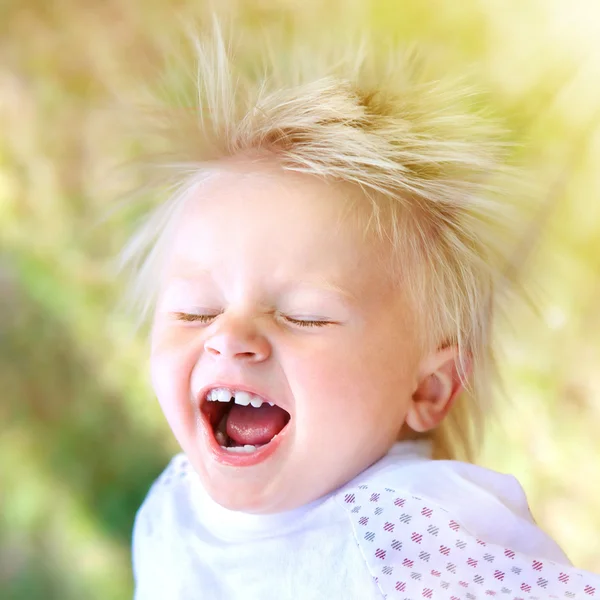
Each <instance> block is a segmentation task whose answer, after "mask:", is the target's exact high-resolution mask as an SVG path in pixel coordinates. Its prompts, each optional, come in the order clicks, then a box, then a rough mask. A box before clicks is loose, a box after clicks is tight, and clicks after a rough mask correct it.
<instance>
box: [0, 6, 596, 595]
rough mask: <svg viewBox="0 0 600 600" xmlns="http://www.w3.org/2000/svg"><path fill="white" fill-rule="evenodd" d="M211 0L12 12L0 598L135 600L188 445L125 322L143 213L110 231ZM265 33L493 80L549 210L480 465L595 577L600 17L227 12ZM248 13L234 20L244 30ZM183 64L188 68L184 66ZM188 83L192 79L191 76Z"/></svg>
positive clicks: (2, 150)
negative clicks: (370, 35) (143, 555)
mask: <svg viewBox="0 0 600 600" xmlns="http://www.w3.org/2000/svg"><path fill="white" fill-rule="evenodd" d="M206 4H207V3H205V2H202V0H195V1H191V0H173V1H167V0H102V1H101V0H97V1H95V2H94V1H92V0H53V1H52V2H47V1H42V0H0V332H1V343H0V390H1V394H2V402H1V403H0V433H1V437H0V450H1V454H0V597H2V598H3V599H8V598H10V599H19V600H21V599H23V600H25V599H27V600H36V599H42V598H43V599H54V598H56V599H60V600H70V599H81V598H90V599H95V598H98V599H102V600H112V599H114V600H117V599H123V598H128V597H130V596H131V592H132V581H131V574H130V555H129V544H130V532H131V527H132V523H133V517H134V514H135V511H136V509H137V507H138V506H139V504H140V502H141V501H142V499H143V497H144V495H145V493H146V491H147V489H148V486H149V485H150V483H151V481H152V480H153V478H154V477H155V476H156V475H157V474H158V473H159V471H160V470H161V469H162V468H163V466H164V465H165V463H166V462H167V460H168V458H169V456H170V455H171V454H172V453H173V452H175V451H176V448H175V445H174V442H173V441H172V439H171V434H170V432H169V431H168V428H167V426H166V424H165V423H164V422H163V419H162V415H161V414H160V411H159V408H158V405H157V403H156V402H155V400H154V398H153V395H152V393H151V391H150V388H149V385H148V378H147V364H146V352H147V350H146V344H145V339H144V336H143V335H141V334H139V333H135V331H134V329H133V325H132V323H131V322H130V320H129V319H128V318H127V317H125V316H124V314H123V313H122V312H120V311H118V310H115V305H116V304H117V302H118V298H119V294H120V293H121V286H120V284H119V282H118V281H117V278H116V275H115V273H116V270H115V266H114V257H115V256H116V254H117V253H118V250H119V248H120V246H121V244H122V243H123V241H124V240H125V239H126V237H127V234H128V232H129V231H130V230H131V226H132V219H133V216H132V215H131V214H130V215H129V216H126V215H125V214H124V213H123V214H121V213H117V216H116V217H114V218H113V219H111V220H110V221H109V222H108V224H107V223H102V222H100V217H101V216H102V215H103V214H104V213H105V212H106V211H108V210H109V209H110V207H111V203H114V198H116V197H117V196H118V195H119V194H120V193H122V192H123V191H125V190H126V189H128V188H130V187H131V186H134V185H135V184H136V183H137V181H136V180H135V177H136V176H135V175H124V174H123V173H124V172H122V171H118V170H115V167H116V166H117V165H119V164H122V163H127V162H128V161H132V160H135V159H136V157H138V156H139V155H140V154H142V153H143V152H145V151H146V150H147V148H145V147H144V143H143V142H142V137H141V136H140V137H136V136H135V134H134V135H130V134H129V133H128V134H127V135H126V134H125V133H124V129H123V126H122V125H123V118H122V114H121V107H124V106H128V105H130V103H131V102H135V101H136V100H138V99H139V98H140V97H141V92H140V89H141V88H139V87H138V86H139V83H140V82H141V81H146V82H148V81H149V82H150V83H152V81H153V80H154V79H156V78H157V77H158V73H159V71H160V68H159V66H160V63H161V56H162V48H164V47H167V46H168V45H169V44H174V43H175V42H176V40H179V39H180V38H181V37H182V35H181V31H182V24H183V23H184V22H186V21H188V20H189V17H190V16H191V15H194V16H195V15H200V16H201V15H202V13H203V12H206ZM219 8H220V9H221V10H224V11H226V12H230V14H232V15H233V16H234V17H235V18H236V22H238V23H241V24H243V25H244V26H247V28H249V29H250V30H252V28H256V27H257V26H259V25H261V26H264V25H265V24H271V25H273V26H274V27H277V26H279V24H281V23H283V22H286V23H288V24H289V23H290V22H293V21H294V20H296V21H298V22H300V23H301V24H302V26H303V27H306V31H307V36H310V34H311V31H314V30H315V28H316V27H317V25H318V24H319V25H323V24H324V25H325V27H326V28H329V29H330V30H331V33H332V34H334V33H335V29H336V24H338V23H339V21H340V18H341V16H342V15H343V16H344V17H345V18H346V19H349V20H350V21H351V20H352V19H354V20H355V21H356V23H357V24H361V23H367V22H370V23H371V25H372V27H374V28H375V29H376V30H381V31H383V30H387V31H392V32H393V33H394V34H395V35H396V36H397V37H398V38H399V39H402V40H406V41H418V42H420V43H421V44H422V45H423V47H424V48H426V50H427V53H428V54H429V55H430V56H429V58H430V59H431V60H432V61H433V63H435V64H436V65H437V66H438V68H440V69H443V70H448V72H451V73H454V74H457V73H461V72H465V71H468V72H469V73H471V74H473V73H474V74H476V76H477V77H478V78H479V80H480V81H481V83H482V84H483V86H484V87H485V88H486V89H488V90H489V92H490V94H489V97H490V103H491V105H492V108H493V109H494V111H495V112H496V113H498V114H499V115H501V117H502V118H503V119H504V120H505V122H506V124H507V125H508V126H509V127H510V128H511V130H512V131H513V138H514V141H515V142H516V143H517V145H516V151H515V153H516V154H518V158H519V160H520V161H521V162H522V163H524V164H525V165H526V166H527V167H528V169H529V171H530V172H531V173H533V174H534V179H535V180H536V182H537V183H538V184H539V185H540V189H541V190H542V193H543V194H544V195H545V197H546V200H547V203H546V205H547V207H548V208H547V210H546V211H545V212H544V214H543V215H542V217H543V224H544V232H543V236H542V238H541V243H540V244H539V247H538V248H537V250H536V251H535V253H534V255H533V258H532V260H531V263H530V265H529V267H528V269H527V272H526V274H527V279H528V281H529V282H530V283H531V287H532V289H534V290H536V292H535V294H534V295H535V300H536V303H537V306H538V310H537V311H533V310H526V309H524V308H522V307H520V306H516V305H515V307H514V311H513V315H512V317H513V319H512V322H511V325H510V326H508V325H505V326H504V327H503V329H502V331H501V334H502V337H503V340H504V353H503V355H502V356H501V363H502V371H503V374H504V376H505V379H506V397H507V400H506V401H504V402H503V403H502V404H501V406H500V408H499V414H498V417H497V419H496V420H495V421H494V422H493V423H491V424H490V426H489V431H488V432H487V436H486V444H485V448H484V450H483V452H482V455H481V458H480V462H481V463H482V464H485V465H487V466H491V467H493V468H495V469H498V470H501V471H509V472H512V473H514V474H515V475H516V476H517V477H518V478H519V479H520V480H521V482H522V483H523V485H524V487H525V489H526V491H527V493H528V495H529V498H530V501H531V508H532V511H533V514H534V515H535V517H536V519H537V520H538V522H539V523H540V525H541V526H542V527H543V528H545V529H546V530H547V531H548V532H549V533H551V534H552V535H553V536H555V537H556V539H557V540H558V541H559V543H560V544H561V545H562V546H563V547H564V549H565V550H566V552H567V553H568V554H569V556H570V557H571V559H572V560H573V562H574V563H575V564H576V565H577V566H579V567H583V568H587V569H590V570H593V571H596V572H600V535H599V534H600V435H599V431H600V375H599V372H598V371H599V368H600V168H599V165H600V119H599V117H600V83H599V82H600V3H599V2H598V0H518V1H517V0H461V1H460V2H459V1H450V0H395V1H388V2H381V1H373V2H365V1H358V0H343V1H342V0H340V1H329V2H317V1H315V0H303V1H302V2H300V0H298V1H296V2H294V1H292V0H287V1H284V0H269V1H267V0H263V1H254V2H251V1H246V2H243V1H241V0H240V1H237V2H235V1H224V0H223V1H222V2H220V3H219ZM237 19H239V21H237ZM171 68H172V69H174V70H177V69H180V68H181V66H180V65H178V64H172V65H171ZM187 69H188V70H189V65H188V67H187Z"/></svg>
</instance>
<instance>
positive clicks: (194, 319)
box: [174, 312, 331, 327]
mask: <svg viewBox="0 0 600 600" xmlns="http://www.w3.org/2000/svg"><path fill="white" fill-rule="evenodd" d="M174 316H175V318H176V319H177V320H178V321H184V322H186V323H210V321H212V320H213V319H215V318H216V317H217V316H218V315H196V314H193V313H184V312H176V313H174ZM282 318H283V319H284V320H286V321H287V322H288V323H292V325H296V326H298V327H325V326H326V325H331V321H303V320H301V319H294V318H292V317H287V316H285V315H282Z"/></svg>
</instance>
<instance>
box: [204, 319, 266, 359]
mask: <svg viewBox="0 0 600 600" xmlns="http://www.w3.org/2000/svg"><path fill="white" fill-rule="evenodd" d="M222 318H223V317H222ZM204 350H205V351H206V352H207V353H208V354H210V355H212V356H213V357H215V358H217V357H219V358H228V359H235V360H242V361H245V362H262V361H264V360H266V359H267V358H269V356H270V355H271V345H270V343H269V341H268V339H267V338H266V337H265V336H264V335H263V334H262V333H260V332H259V331H258V330H257V328H256V327H255V326H254V325H253V324H252V323H250V322H248V321H242V320H241V319H235V320H234V319H231V318H230V319H227V320H225V319H224V320H223V321H222V322H221V323H220V326H219V327H218V328H217V329H216V330H215V331H214V332H213V333H212V334H211V335H209V336H208V338H207V339H206V341H205V342H204Z"/></svg>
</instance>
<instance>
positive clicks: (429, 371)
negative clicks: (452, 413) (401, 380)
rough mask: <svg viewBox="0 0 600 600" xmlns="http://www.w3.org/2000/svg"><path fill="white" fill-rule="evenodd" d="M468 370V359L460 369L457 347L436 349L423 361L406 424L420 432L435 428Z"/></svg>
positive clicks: (469, 366)
mask: <svg viewBox="0 0 600 600" xmlns="http://www.w3.org/2000/svg"><path fill="white" fill-rule="evenodd" d="M470 371H471V364H470V362H469V364H467V365H465V366H464V369H462V370H461V369H460V367H459V352H458V348H457V347H456V346H448V347H445V348H442V349H440V350H437V351H436V352H434V353H433V354H431V355H430V356H428V357H427V358H426V359H425V360H423V362H422V363H421V365H420V368H419V376H418V382H417V388H416V390H415V392H414V393H413V396H412V403H411V405H410V408H409V410H408V413H407V415H406V424H407V425H408V426H409V427H410V428H411V429H412V430H413V431H416V432H419V433H422V432H425V431H429V430H430V429H433V428H435V427H437V426H438V425H439V424H440V423H441V421H442V420H443V418H444V417H445V416H446V415H447V414H448V411H449V410H450V408H451V407H452V403H453V402H454V400H455V399H456V398H457V396H458V395H459V394H460V393H461V392H462V390H463V387H464V386H463V382H464V379H465V378H466V377H468V376H469V374H470ZM461 375H462V377H461Z"/></svg>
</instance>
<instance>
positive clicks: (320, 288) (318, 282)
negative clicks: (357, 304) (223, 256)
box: [172, 263, 357, 301]
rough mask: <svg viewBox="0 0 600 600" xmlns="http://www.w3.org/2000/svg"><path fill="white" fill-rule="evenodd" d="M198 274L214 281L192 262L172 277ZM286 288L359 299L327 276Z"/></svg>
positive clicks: (299, 282)
mask: <svg viewBox="0 0 600 600" xmlns="http://www.w3.org/2000/svg"><path fill="white" fill-rule="evenodd" d="M198 276H203V277H208V278H210V279H211V280H212V281H214V278H213V276H212V273H211V271H210V270H209V269H206V268H204V267H199V266H196V265H193V264H192V263H184V265H182V266H180V267H179V268H177V269H176V270H175V272H174V273H173V275H172V278H173V279H179V280H183V281H193V280H194V279H196V278H197V277H198ZM285 288H286V291H289V290H290V289H292V288H294V289H298V288H300V289H305V290H307V291H316V292H327V293H334V294H336V295H338V296H341V297H342V298H344V299H345V300H349V301H355V300H357V297H356V294H353V293H352V292H350V291H349V290H347V289H345V288H343V287H341V286H339V285H337V284H335V283H333V282H332V281H331V280H329V279H327V278H325V277H307V278H304V279H296V280H294V281H293V282H291V283H290V284H288V285H286V286H285Z"/></svg>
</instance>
